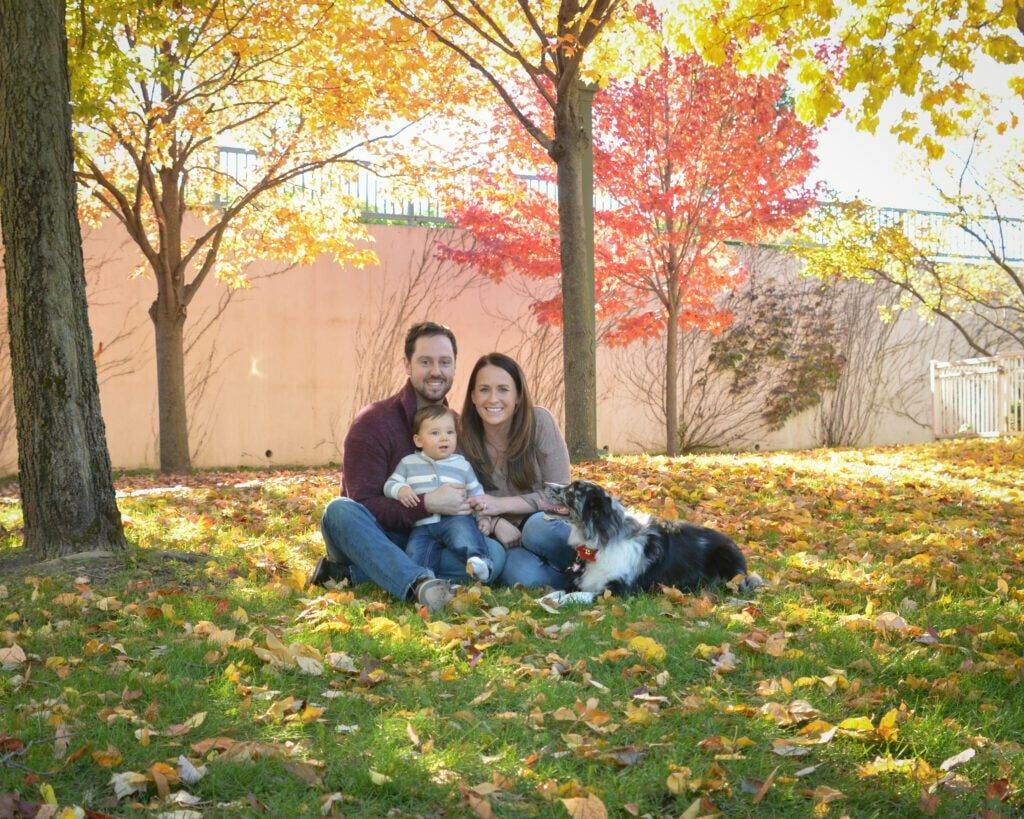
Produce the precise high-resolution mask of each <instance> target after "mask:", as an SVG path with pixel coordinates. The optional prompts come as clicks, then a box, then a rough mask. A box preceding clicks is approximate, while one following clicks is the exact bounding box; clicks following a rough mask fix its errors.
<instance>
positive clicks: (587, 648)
mask: <svg viewBox="0 0 1024 819" xmlns="http://www.w3.org/2000/svg"><path fill="white" fill-rule="evenodd" d="M580 474H581V475H583V476H588V477H592V478H594V479H597V480H600V481H602V482H603V483H605V484H606V485H609V486H610V487H612V488H613V489H614V491H616V492H617V493H619V494H620V495H622V496H623V498H624V499H625V500H626V501H627V502H629V503H630V504H633V505H636V506H639V507H641V508H645V509H648V510H650V511H652V512H655V513H657V514H667V515H670V516H671V515H678V516H681V517H686V518H688V519H691V520H694V521H697V522H705V523H711V524H713V525H716V526H719V527H721V528H723V529H724V530H726V531H728V532H729V533H730V534H732V535H733V536H734V537H735V538H736V539H737V541H738V542H740V543H741V545H742V546H743V547H744V549H745V550H746V551H747V552H748V554H749V555H750V561H751V563H752V565H753V566H754V568H756V569H757V570H758V571H759V572H761V573H762V574H763V575H765V576H766V577H767V578H768V579H769V580H771V582H772V585H771V586H770V587H769V588H768V589H767V590H765V591H764V592H763V593H762V594H760V595H759V596H758V597H756V598H754V599H743V598H735V597H732V596H731V595H730V594H729V593H727V592H723V593H720V594H718V595H715V596H705V597H699V596H693V597H686V598H683V599H682V600H680V601H674V600H672V599H670V598H669V597H666V596H661V595H651V596H641V597H637V598H633V599H629V600H615V599H607V600H603V601H600V602H599V603H598V604H597V605H596V606H594V607H593V608H589V609H566V610H563V611H561V612H559V613H558V614H549V613H547V612H545V611H544V610H543V609H541V608H540V607H539V606H538V605H537V604H536V602H535V598H536V597H537V596H538V594H537V593H536V592H523V591H518V590H492V589H481V588H470V589H466V590H464V591H463V592H462V593H461V594H460V595H459V597H458V598H457V600H456V601H455V605H454V606H453V608H452V609H451V610H449V611H446V612H445V613H444V614H443V615H440V616H437V617H435V618H434V619H433V620H432V621H430V622H425V621H424V620H423V619H422V618H421V617H420V616H419V614H418V613H417V612H416V611H415V609H414V608H413V607H412V606H411V605H409V604H407V603H399V602H397V601H394V600H391V599H389V598H388V597H387V595H386V594H384V593H383V592H381V591H380V590H376V589H373V588H370V587H360V588H358V589H356V590H355V594H352V593H351V592H350V591H349V590H339V591H335V592H330V593H327V594H322V595H321V594H319V593H317V594H315V595H308V594H306V593H304V592H303V591H302V590H301V581H302V578H303V577H304V575H305V573H306V572H307V571H308V570H309V569H310V568H311V566H312V564H313V562H314V560H315V559H316V558H317V557H318V556H319V555H320V554H321V553H322V551H323V544H322V540H321V537H320V534H319V531H318V525H317V524H318V517H319V514H320V511H321V510H322V508H323V507H324V506H325V505H326V503H327V502H328V501H329V500H330V498H331V497H333V496H334V494H335V492H336V491H337V476H336V473H335V471H334V470H333V469H323V470H312V471H310V472H308V473H305V474H303V473H298V472H283V473H275V474H273V475H260V474H257V473H252V472H244V473H227V472H220V473H203V474H200V475H197V476H195V477H193V478H191V479H190V480H189V482H188V486H187V487H185V488H183V489H182V488H162V489H161V485H160V482H159V479H156V478H154V477H153V476H146V475H131V476H125V477H123V478H121V479H119V481H118V489H119V490H120V491H121V493H122V497H121V499H120V501H119V504H120V507H121V509H122V512H123V514H124V517H125V519H126V533H127V535H128V537H129V540H130V541H131V544H132V545H131V549H130V551H129V554H128V562H127V564H126V565H124V566H122V567H117V566H113V567H111V566H110V565H106V564H104V565H101V566H95V567H90V566H88V565H85V566H77V567H76V568H75V569H74V571H70V570H69V571H68V572H60V571H56V570H54V569H50V570H49V572H50V574H43V573H42V572H33V570H31V569H28V570H20V571H19V572H17V573H12V574H9V575H8V576H7V577H4V578H0V583H2V585H3V589H2V590H0V606H2V607H3V608H2V616H3V618H4V619H3V624H2V625H0V648H4V647H11V646H13V645H15V644H17V645H18V646H19V647H20V648H21V649H24V651H25V652H26V653H27V655H28V660H27V662H24V663H22V662H13V661H12V662H11V663H10V668H9V669H7V670H5V671H4V672H3V673H2V674H0V702H2V703H3V707H2V711H0V794H2V793H4V792H10V791H14V790H17V791H19V792H20V793H21V795H22V798H23V799H28V800H30V801H39V800H41V799H42V798H43V797H44V795H45V794H44V791H41V790H40V786H44V785H49V786H52V787H53V790H54V795H55V798H56V799H57V801H58V803H59V804H60V805H62V806H63V805H71V804H77V805H81V806H83V807H88V808H89V809H92V810H99V811H103V812H106V813H112V814H122V813H124V814H126V813H134V812H136V811H138V810H141V809H143V808H144V807H153V808H159V809H160V810H165V811H169V810H171V809H172V807H171V805H169V804H167V803H166V802H165V801H164V800H162V799H161V798H160V794H159V792H158V787H157V783H156V780H155V779H154V778H153V777H152V776H151V777H150V780H149V782H148V784H147V785H146V787H145V789H144V791H143V792H141V793H136V794H133V795H130V796H127V797H125V798H122V799H120V800H119V799H117V797H116V796H115V794H114V789H113V787H112V785H111V776H112V774H115V773H119V772H127V771H135V772H140V773H143V774H145V773H146V772H147V771H152V770H154V769H153V768H152V766H153V765H154V763H166V764H167V765H170V766H171V769H173V768H175V767H176V765H177V760H178V758H179V757H180V756H181V755H185V756H186V757H188V758H189V759H190V760H191V761H192V762H193V763H194V764H196V765H199V764H206V765H207V766H208V768H209V772H208V773H207V775H206V776H205V777H204V778H203V779H202V780H200V781H199V782H198V783H195V784H193V785H185V784H183V783H180V782H177V783H172V784H171V786H170V790H171V792H173V791H175V790H178V789H184V790H186V791H188V792H189V793H191V794H194V795H195V796H196V797H199V798H200V799H201V800H202V802H201V803H200V805H199V806H198V808H197V810H200V811H203V812H207V813H209V814H210V815H221V814H256V813H261V812H264V811H265V812H266V813H267V814H269V815H274V816H291V815H299V814H308V815H319V814H320V812H321V807H322V805H323V802H322V800H324V799H330V798H331V795H332V794H333V795H334V797H333V799H334V801H333V802H332V804H333V809H334V810H335V811H336V812H337V813H343V814H344V815H346V816H367V817H370V816H373V817H376V816H381V815H384V814H386V813H388V811H389V810H391V811H393V812H394V814H395V815H431V814H441V813H444V814H446V815H471V814H472V813H473V811H474V810H476V811H482V810H483V809H484V808H483V806H484V805H489V806H490V807H491V808H492V809H493V810H494V812H495V813H496V814H497V815H502V816H548V815H552V816H558V815H560V814H563V815H564V814H565V809H564V808H563V806H562V805H561V804H560V802H559V801H558V800H559V799H561V798H570V797H581V796H586V795H587V794H592V795H593V796H595V797H597V798H599V799H600V800H602V802H603V803H604V804H605V805H606V806H607V808H608V809H609V811H610V813H611V815H623V812H624V811H625V812H637V813H639V814H644V813H648V814H650V815H653V816H663V815H665V816H667V815H671V816H678V815H679V814H681V813H683V812H684V811H686V810H687V809H688V808H691V806H693V804H694V803H695V802H698V800H703V802H698V804H697V807H696V808H694V812H695V813H699V814H707V813H713V812H715V811H719V812H722V813H724V814H726V815H749V814H755V813H757V814H760V813H765V814H768V815H780V816H795V815H812V814H814V815H829V814H831V815H836V816H839V815H842V814H844V813H845V814H849V815H851V816H858V815H863V816H874V815H884V816H896V815H907V816H913V815H920V811H921V810H929V811H930V810H933V809H934V810H935V811H936V812H937V814H938V815H947V816H962V815H970V814H976V813H979V812H981V811H983V810H993V811H996V812H1002V813H1003V814H1004V815H1005V814H1012V813H1014V812H1015V811H1019V810H1020V809H1021V805H1022V801H1021V792H1020V790H1019V789H1020V788H1021V787H1022V785H1024V783H1022V781H1021V776H1020V771H1021V770H1022V768H1024V751H1022V748H1021V745H1020V744H1019V742H1020V741H1019V739H1018V737H1020V736H1024V707H1022V706H1024V696H1022V695H1021V693H1020V689H1021V683H1022V681H1024V659H1022V651H1024V645H1022V640H1021V634H1022V631H1024V611H1022V603H1024V585H1022V581H1021V577H1022V573H1021V569H1022V568H1024V512H1022V511H1021V510H1022V509H1024V449H1022V445H1021V442H1020V441H1007V440H1003V441H968V442H943V443H937V444H932V445H926V446H918V447H887V448H878V449H869V450H836V451H829V450H816V451H812V452H804V453H772V454H765V455H757V454H744V453H741V454H737V455H701V456H693V457H685V458H678V459H668V458H664V457H622V458H615V459H612V460H610V461H608V462H602V463H601V464H594V465H584V466H583V467H581V469H580ZM139 490H144V491H141V492H140V491H139ZM0 526H2V527H3V530H0V559H3V557H4V556H5V555H10V554H12V553H13V550H14V549H15V548H16V546H17V543H18V539H19V530H20V526H21V519H20V512H19V508H18V505H17V504H16V503H10V502H8V503H4V504H2V505H0ZM168 550H169V551H178V552H191V553H196V554H198V555H199V561H198V562H197V563H194V564H186V563H181V562H177V561H175V560H173V559H172V558H170V557H168V556H167V555H165V554H164V552H165V551H168ZM496 607H497V608H496ZM211 624H212V625H211ZM211 628H213V629H215V632H210V630H209V629H211ZM213 633H216V634H220V635H221V639H220V640H219V641H218V639H215V638H214V637H213V636H209V635H211V634H213ZM204 635H207V636H204ZM635 636H643V637H649V638H651V639H653V640H655V641H656V642H657V644H658V645H660V646H662V647H663V648H664V649H665V651H666V655H665V657H664V658H663V659H645V658H644V657H643V656H641V654H640V653H638V651H637V650H635V649H632V648H630V640H631V639H632V638H633V637H635ZM768 638H772V639H773V640H775V641H776V642H775V643H773V645H774V646H775V647H774V648H773V649H772V650H771V651H770V652H769V651H768V650H766V649H765V648H764V645H765V644H764V641H765V640H767V639H768ZM268 640H269V641H275V640H279V641H280V643H281V644H283V645H285V646H297V645H304V646H307V647H308V648H307V649H306V650H307V651H308V652H311V653H312V654H313V655H315V656H316V657H318V658H319V659H320V661H322V662H323V663H324V664H325V666H326V669H325V671H324V673H323V674H322V675H311V674H307V673H303V672H302V671H301V670H300V669H299V668H298V667H297V666H296V665H294V664H288V663H285V664H274V663H271V662H269V661H267V660H266V659H265V658H261V656H260V655H259V653H258V651H266V650H268ZM726 647H728V650H729V651H730V652H732V654H733V655H734V657H735V667H734V668H727V669H726V670H725V671H723V672H722V673H713V666H712V663H713V662H714V658H715V657H717V656H718V655H719V652H721V651H723V650H725V649H726ZM332 652H335V653H338V652H344V655H345V656H346V657H347V659H346V660H337V662H339V667H338V669H333V668H331V667H330V663H329V662H328V661H327V658H328V656H329V655H331V654H332ZM799 701H804V702H805V703H806V706H807V707H808V708H812V709H814V713H815V714H816V715H817V718H818V719H821V720H824V721H825V722H826V723H828V724H830V725H833V726H836V725H839V724H840V723H841V722H842V721H843V720H844V719H847V718H854V717H860V718H866V719H868V720H870V721H871V725H872V726H874V727H878V726H879V725H880V722H881V720H882V718H883V717H884V716H885V715H886V714H898V715H899V716H898V722H897V723H896V729H897V730H896V731H895V732H893V733H890V734H882V733H878V732H877V731H873V732H861V733H859V734H858V733H857V732H856V731H851V730H845V731H838V732H837V733H836V734H835V736H833V737H832V738H831V739H830V740H829V741H827V742H823V743H821V744H816V745H807V746H798V748H797V749H798V750H800V751H802V752H803V755H801V756H780V755H779V754H777V753H775V752H773V747H774V746H773V743H776V742H778V741H779V740H786V741H787V742H792V741H798V740H800V739H801V734H800V733H799V732H800V730H801V726H802V725H804V724H806V722H807V721H806V719H801V720H798V721H796V722H795V723H794V724H785V722H784V721H783V722H780V721H779V718H778V717H777V716H772V714H773V713H774V714H778V713H781V712H780V711H778V709H780V708H789V707H791V706H792V704H793V703H795V702H799ZM772 709H776V710H775V711H773V710H772ZM201 713H203V714H205V717H204V718H203V720H202V722H201V723H199V724H196V725H194V726H192V727H184V728H182V727H181V726H185V725H186V724H187V721H188V720H189V719H190V718H194V717H195V715H197V714H201ZM595 714H596V715H597V717H596V718H595V717H594V715H595ZM61 725H63V726H65V727H66V729H67V731H68V733H69V739H68V743H67V747H66V748H65V749H63V751H60V750H59V749H58V748H57V745H56V736H57V731H58V729H59V728H60V726H61ZM175 726H178V727H177V728H176V727H175ZM339 728H340V729H341V730H340V731H339ZM60 730H64V729H62V728H61V729H60ZM140 736H142V737H143V738H144V741H143V740H142V739H140ZM218 737H220V738H222V739H223V741H225V742H229V741H234V742H244V741H249V742H253V743H259V744H260V745H259V746H258V750H257V751H256V752H254V753H255V757H244V758H241V759H227V758H225V755H224V754H221V753H220V752H218V751H209V752H206V753H200V752H198V751H196V750H195V749H194V748H193V745H194V744H195V743H197V742H199V741H201V740H212V739H215V738H218ZM741 740H742V742H740V741H741ZM737 742H739V743H740V744H739V745H728V747H727V745H723V743H726V744H728V743H737ZM110 748H112V749H114V751H116V754H117V756H118V757H119V758H118V759H117V761H116V762H115V763H113V764H112V766H111V767H105V764H107V763H109V762H110V759H109V758H106V757H105V756H104V755H105V754H106V753H107V750H108V749H110ZM966 749H972V750H974V751H975V756H974V757H973V758H971V759H969V760H967V761H965V762H963V763H961V764H959V765H958V766H956V767H954V768H953V770H952V771H951V772H943V771H939V770H938V769H939V766H940V764H941V763H942V762H943V760H945V759H947V758H950V757H953V756H954V755H956V754H958V753H960V752H962V751H964V750H966ZM227 756H230V754H227ZM890 757H891V758H892V759H893V760H896V762H894V763H892V767H893V770H890V771H885V772H878V771H877V770H872V769H871V766H872V764H873V763H874V760H876V759H877V758H882V759H883V760H885V759H887V758H890ZM300 763H301V764H300ZM303 766H305V767H303ZM815 766H818V767H815ZM883 767H884V765H883ZM809 768H812V769H813V770H812V771H811V772H805V771H806V769H809ZM682 769H688V773H686V775H685V776H682V775H681V774H680V771H681V770H682ZM158 770H159V769H158ZM773 771H774V773H775V779H774V781H773V784H772V785H771V787H770V789H769V790H768V791H767V792H766V794H765V795H764V797H763V800H762V801H760V802H759V803H758V804H756V805H755V804H754V801H753V800H754V793H755V792H756V791H757V788H758V787H759V786H760V782H762V781H763V780H765V779H766V778H767V777H768V776H769V775H770V774H772V773H773ZM798 773H801V775H800V776H798V775H797V774H798ZM670 775H672V776H674V777H675V779H670ZM44 790H45V789H44ZM835 792H840V795H839V796H836V794H835ZM935 798H937V802H936V801H934V800H935ZM328 811H330V808H328Z"/></svg>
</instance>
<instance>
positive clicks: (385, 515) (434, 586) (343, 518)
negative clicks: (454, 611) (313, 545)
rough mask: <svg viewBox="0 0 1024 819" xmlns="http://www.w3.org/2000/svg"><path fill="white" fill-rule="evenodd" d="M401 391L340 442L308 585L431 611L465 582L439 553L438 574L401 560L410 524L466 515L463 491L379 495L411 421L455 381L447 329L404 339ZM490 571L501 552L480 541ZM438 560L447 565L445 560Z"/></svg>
mask: <svg viewBox="0 0 1024 819" xmlns="http://www.w3.org/2000/svg"><path fill="white" fill-rule="evenodd" d="M404 352H405V371H406V374H407V375H408V376H409V379H408V381H406V383H405V386H404V387H403V388H402V389H401V390H400V391H399V392H398V393H397V394H395V395H393V396H391V397H390V398H385V399H384V400H383V401H378V402H376V403H375V404H370V405H369V406H368V407H364V408H363V409H362V410H360V412H359V414H358V415H357V416H356V417H355V419H354V420H353V421H352V426H351V427H350V428H349V431H348V434H347V435H346V436H345V455H344V462H343V464H342V487H341V494H342V497H340V498H335V499H334V500H333V501H331V502H330V503H329V504H328V505H327V509H325V510H324V515H323V519H322V520H321V521H320V531H321V532H322V533H323V536H324V544H325V545H326V547H327V556H326V557H324V558H321V559H320V562H319V563H317V565H316V568H315V569H314V570H313V573H312V574H311V575H310V577H309V581H308V584H307V585H310V584H312V585H323V583H324V582H325V581H327V580H340V579H342V578H346V577H347V578H349V580H350V581H351V582H353V583H363V582H366V581H367V580H369V581H372V582H373V583H376V584H377V585H378V586H380V587H381V588H382V589H385V590H387V591H389V592H391V594H393V595H394V596H395V597H397V598H399V599H400V600H405V599H415V600H416V601H418V602H419V603H420V604H421V605H423V606H426V607H427V609H429V610H430V611H437V610H438V609H440V608H442V607H444V605H445V604H446V603H447V602H448V601H449V600H450V599H451V597H452V591H451V584H450V583H449V582H448V581H449V580H451V579H466V574H465V563H464V562H463V561H460V560H459V559H457V558H456V557H455V556H454V555H448V554H447V553H442V561H441V567H440V569H439V572H438V573H439V574H440V575H441V577H435V576H434V573H433V572H432V571H430V570H429V569H427V568H425V567H423V566H419V565H417V564H416V563H414V562H413V561H412V560H411V559H410V558H409V557H408V555H406V553H405V543H406V540H407V538H408V535H409V530H410V529H411V528H412V526H413V524H414V523H415V522H416V521H417V520H420V519H421V518H425V517H427V516H428V515H433V514H439V515H461V514H469V512H470V511H471V510H470V507H469V504H468V503H467V502H466V488H465V487H464V486H461V485H455V484H445V485H443V486H441V487H439V488H438V489H435V490H433V491H432V492H428V493H427V494H425V495H423V496H422V497H421V498H420V500H419V502H418V503H417V504H416V505H415V506H412V507H406V506H403V505H402V503H401V502H400V501H397V500H392V499H391V498H388V497H386V496H385V495H384V483H385V482H386V481H387V479H388V477H389V476H390V475H391V473H392V472H394V471H395V467H396V466H397V465H398V462H399V461H401V460H402V458H404V457H405V456H406V455H409V454H411V453H412V452H414V451H415V448H414V446H413V442H412V417H413V415H414V414H415V413H416V410H417V409H419V408H420V407H422V406H425V405H427V404H441V403H447V402H446V401H445V396H447V395H448V391H449V390H450V389H451V388H452V379H453V378H454V377H455V356H456V352H457V348H456V344H455V335H454V334H453V333H452V331H451V330H449V329H448V328H447V327H445V326H443V325H440V324H435V323H434V322H432V321H424V322H420V323H419V324H414V325H413V326H412V327H410V328H409V332H408V333H407V334H406V337H405V350H404ZM487 546H488V550H489V552H490V558H491V560H492V561H493V563H494V570H493V571H492V573H491V577H492V578H496V577H498V575H500V574H501V569H502V567H503V566H504V563H505V551H504V549H503V547H502V546H501V544H499V543H498V542H497V541H495V540H491V539H490V538H488V539H487ZM445 558H448V559H447V560H446V559H445Z"/></svg>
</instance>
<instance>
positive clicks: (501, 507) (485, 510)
mask: <svg viewBox="0 0 1024 819" xmlns="http://www.w3.org/2000/svg"><path fill="white" fill-rule="evenodd" d="M466 500H467V502H468V503H469V505H470V506H472V507H473V511H474V512H476V513H478V514H481V515H489V516H496V515H504V514H505V513H506V512H508V511H509V510H508V509H507V508H506V507H507V506H508V503H507V501H508V498H496V497H494V496H493V495H473V496H472V497H470V498H466Z"/></svg>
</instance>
